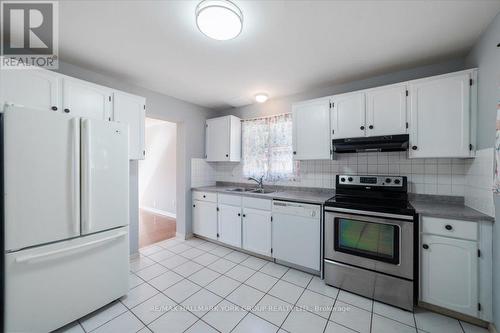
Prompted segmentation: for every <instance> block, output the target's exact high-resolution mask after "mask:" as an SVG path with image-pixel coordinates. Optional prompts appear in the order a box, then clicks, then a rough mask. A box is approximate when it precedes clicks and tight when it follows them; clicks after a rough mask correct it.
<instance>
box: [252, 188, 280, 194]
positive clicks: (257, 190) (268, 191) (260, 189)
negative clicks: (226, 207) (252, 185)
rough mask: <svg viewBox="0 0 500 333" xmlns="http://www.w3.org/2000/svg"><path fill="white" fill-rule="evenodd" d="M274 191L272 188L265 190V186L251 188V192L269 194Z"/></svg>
mask: <svg viewBox="0 0 500 333" xmlns="http://www.w3.org/2000/svg"><path fill="white" fill-rule="evenodd" d="M274 192H276V191H274V190H267V189H265V188H258V189H256V190H253V191H252V193H261V194H269V193H274Z"/></svg>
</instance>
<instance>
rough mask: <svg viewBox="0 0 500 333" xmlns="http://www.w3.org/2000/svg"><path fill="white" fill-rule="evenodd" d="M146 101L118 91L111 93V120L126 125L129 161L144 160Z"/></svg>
mask: <svg viewBox="0 0 500 333" xmlns="http://www.w3.org/2000/svg"><path fill="white" fill-rule="evenodd" d="M145 113H146V99H145V98H144V97H140V96H135V95H131V94H127V93H124V92H120V91H115V92H114V93H113V120H114V121H117V122H120V123H126V124H128V130H129V136H128V140H129V159H131V160H141V159H144V157H145V154H146V151H145V150H144V149H145V148H144V121H145V116H146V115H145Z"/></svg>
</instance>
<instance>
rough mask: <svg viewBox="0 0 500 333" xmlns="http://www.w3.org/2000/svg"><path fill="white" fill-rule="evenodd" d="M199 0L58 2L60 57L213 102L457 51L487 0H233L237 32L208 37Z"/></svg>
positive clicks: (238, 102)
mask: <svg viewBox="0 0 500 333" xmlns="http://www.w3.org/2000/svg"><path fill="white" fill-rule="evenodd" d="M198 2H199V1H190V0H185V1H173V0H171V1H130V0H129V1H61V2H60V7H59V10H60V27H59V32H60V41H59V45H60V49H59V51H60V52H59V55H60V59H61V60H63V61H67V62H70V63H72V64H75V65H79V66H82V67H85V68H87V69H90V70H94V71H98V72H100V73H104V74H108V75H112V76H115V77H117V78H119V79H121V80H124V81H126V82H129V83H131V84H135V85H139V86H142V87H145V88H148V89H151V90H154V91H157V92H160V93H163V94H166V95H170V96H173V97H176V98H179V99H182V100H185V101H188V102H192V103H195V104H198V105H201V106H205V107H208V108H213V109H225V108H229V107H232V106H242V105H247V104H250V103H253V96H254V94H256V93H257V92H267V93H268V94H269V96H270V98H275V97H279V96H285V95H290V94H295V93H299V92H304V91H308V90H311V89H315V88H324V87H327V86H330V85H333V84H337V83H342V82H347V81H350V80H355V79H361V78H366V77H369V76H373V75H378V74H381V73H384V72H388V71H395V70H400V69H405V68H410V67H414V66H419V65H426V64H430V63H433V62H437V61H441V60H445V59H450V58H453V57H460V56H464V55H465V54H466V53H467V52H468V51H469V50H470V48H471V47H472V45H473V44H474V43H475V41H476V40H477V39H478V37H479V36H480V34H481V33H482V32H483V31H484V30H485V28H486V27H487V26H488V24H489V23H490V22H491V21H492V19H493V18H494V17H495V16H496V15H497V13H498V12H499V11H500V0H494V1H481V0H476V1H474V0H471V1H446V0H444V1H420V0H417V1H298V0H296V1H283V0H274V1H243V0H234V3H236V4H237V5H238V6H239V7H240V8H241V9H242V11H243V15H244V23H243V24H244V26H243V32H242V33H241V35H240V36H238V37H237V38H236V39H233V40H230V41H216V40H211V39H209V38H207V37H206V36H204V35H203V34H202V33H200V32H199V31H198V30H197V28H196V23H195V18H194V11H195V7H196V5H197V4H198Z"/></svg>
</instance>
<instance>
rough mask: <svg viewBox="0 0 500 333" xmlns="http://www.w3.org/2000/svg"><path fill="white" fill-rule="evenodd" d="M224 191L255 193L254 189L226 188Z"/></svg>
mask: <svg viewBox="0 0 500 333" xmlns="http://www.w3.org/2000/svg"><path fill="white" fill-rule="evenodd" d="M226 191H229V192H253V191H255V189H254V188H244V187H237V188H228V189H227V190H226Z"/></svg>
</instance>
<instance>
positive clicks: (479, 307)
mask: <svg viewBox="0 0 500 333" xmlns="http://www.w3.org/2000/svg"><path fill="white" fill-rule="evenodd" d="M477 311H481V303H477Z"/></svg>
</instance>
